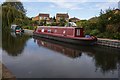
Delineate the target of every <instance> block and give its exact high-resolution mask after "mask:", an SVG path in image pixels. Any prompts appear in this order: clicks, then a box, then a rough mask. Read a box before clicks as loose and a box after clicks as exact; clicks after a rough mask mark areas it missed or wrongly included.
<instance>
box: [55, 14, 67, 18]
mask: <svg viewBox="0 0 120 80" xmlns="http://www.w3.org/2000/svg"><path fill="white" fill-rule="evenodd" d="M56 17H65V18H69V15H68V13H66V14H63V13H57V14H56Z"/></svg>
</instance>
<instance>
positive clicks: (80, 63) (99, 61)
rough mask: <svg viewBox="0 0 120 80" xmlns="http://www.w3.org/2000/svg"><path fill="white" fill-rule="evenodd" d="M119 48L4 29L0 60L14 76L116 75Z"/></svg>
mask: <svg viewBox="0 0 120 80" xmlns="http://www.w3.org/2000/svg"><path fill="white" fill-rule="evenodd" d="M119 52H120V50H118V49H115V48H110V47H103V46H97V45H95V46H80V45H73V44H67V43H63V42H58V41H53V40H48V39H43V38H39V37H33V36H28V35H24V34H19V33H18V34H15V33H9V32H4V33H3V34H2V62H3V64H4V65H5V66H6V67H7V68H8V69H9V70H10V71H11V72H12V73H13V74H14V75H15V76H16V77H17V78H118V65H119V62H120V53H119Z"/></svg>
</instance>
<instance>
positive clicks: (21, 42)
mask: <svg viewBox="0 0 120 80" xmlns="http://www.w3.org/2000/svg"><path fill="white" fill-rule="evenodd" d="M2 32H3V33H2V48H3V50H5V51H6V52H7V53H8V54H9V55H12V56H17V55H18V54H21V52H22V51H23V49H24V46H25V42H26V41H27V40H28V38H29V36H26V35H23V36H22V37H21V36H18V37H13V36H11V35H10V32H9V31H5V30H3V31H2Z"/></svg>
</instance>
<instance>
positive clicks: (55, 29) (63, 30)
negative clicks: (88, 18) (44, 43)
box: [35, 22, 84, 37]
mask: <svg viewBox="0 0 120 80" xmlns="http://www.w3.org/2000/svg"><path fill="white" fill-rule="evenodd" d="M35 32H36V33H44V34H53V35H56V36H69V37H84V32H83V28H77V25H76V24H75V23H74V22H69V23H68V24H66V25H65V27H60V26H49V27H48V26H38V27H37V29H36V31H35Z"/></svg>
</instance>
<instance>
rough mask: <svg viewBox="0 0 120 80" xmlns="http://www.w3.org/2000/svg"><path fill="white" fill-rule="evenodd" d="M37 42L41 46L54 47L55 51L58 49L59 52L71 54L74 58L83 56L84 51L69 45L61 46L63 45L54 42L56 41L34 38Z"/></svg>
mask: <svg viewBox="0 0 120 80" xmlns="http://www.w3.org/2000/svg"><path fill="white" fill-rule="evenodd" d="M34 39H35V40H36V41H35V42H37V44H38V45H39V46H44V47H47V48H49V49H52V50H54V51H57V52H60V53H62V54H64V55H66V56H69V57H72V58H76V57H79V56H81V54H82V52H81V51H80V50H76V49H71V48H68V47H65V46H61V45H58V44H54V43H50V42H48V41H44V40H42V39H40V38H34Z"/></svg>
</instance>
